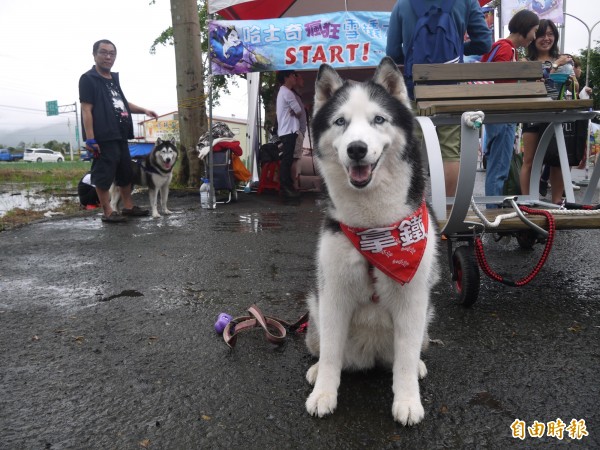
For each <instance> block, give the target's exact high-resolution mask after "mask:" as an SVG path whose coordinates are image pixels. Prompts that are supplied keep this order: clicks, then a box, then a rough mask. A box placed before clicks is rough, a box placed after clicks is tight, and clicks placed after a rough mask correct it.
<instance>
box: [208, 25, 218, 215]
mask: <svg viewBox="0 0 600 450" xmlns="http://www.w3.org/2000/svg"><path fill="white" fill-rule="evenodd" d="M208 20H213V15H212V14H209V15H208ZM211 51H212V49H211V45H210V39H209V40H208V55H209V57H208V59H207V61H208V149H209V150H208V180H209V183H210V185H209V186H210V191H209V195H208V203H209V205H208V208H209V209H215V208H216V204H217V202H216V201H215V183H214V181H213V134H212V119H213V114H212V106H213V102H212V95H213V71H212V63H211V60H210V55H211Z"/></svg>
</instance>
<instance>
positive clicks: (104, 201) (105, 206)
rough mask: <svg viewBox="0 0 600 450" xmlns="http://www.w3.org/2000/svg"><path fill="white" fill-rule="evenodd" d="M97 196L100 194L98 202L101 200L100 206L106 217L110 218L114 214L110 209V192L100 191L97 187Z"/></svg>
mask: <svg viewBox="0 0 600 450" xmlns="http://www.w3.org/2000/svg"><path fill="white" fill-rule="evenodd" d="M96 194H98V200H100V206H102V211H104V215H105V216H106V217H108V216H110V215H111V214H112V212H113V209H112V208H111V207H110V191H108V190H104V189H100V188H99V187H97V186H96Z"/></svg>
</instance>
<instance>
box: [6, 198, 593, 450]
mask: <svg viewBox="0 0 600 450" xmlns="http://www.w3.org/2000/svg"><path fill="white" fill-rule="evenodd" d="M137 198H138V202H139V203H141V204H147V198H146V197H145V196H138V197H137ZM169 206H170V207H171V209H172V210H174V211H175V214H174V215H173V216H170V217H168V218H161V219H159V220H154V219H152V218H142V219H135V220H131V221H130V222H129V223H127V224H125V225H106V224H103V223H101V221H100V219H99V216H98V215H97V214H96V213H94V212H92V213H85V214H82V215H81V216H79V217H75V218H69V219H53V220H49V221H46V222H41V223H36V224H32V225H29V226H26V227H23V228H20V229H16V230H12V231H8V232H3V233H0V287H1V299H0V325H1V326H0V361H2V362H1V364H0V448H2V449H11V450H12V449H67V448H68V449H109V448H110V449H139V448H149V449H192V448H211V449H212V448H231V447H240V446H241V447H244V448H257V449H278V448H294V449H295V448H298V449H311V448H340V449H341V448H343V449H347V448H370V449H385V448H407V449H438V448H453V449H454V448H456V449H465V448H467V449H479V448H490V449H506V448H522V449H525V448H554V447H557V448H563V447H564V446H565V444H569V446H570V447H574V448H600V425H599V421H600V415H599V413H598V401H599V399H600V349H599V343H600V308H599V307H600V299H599V297H600V295H599V293H598V286H599V284H600V271H599V269H598V254H599V252H600V240H599V239H598V231H597V230H582V231H563V232H560V233H558V235H557V239H556V242H555V245H554V249H553V251H552V253H551V256H550V259H549V261H548V263H547V264H546V265H545V266H544V268H543V270H542V272H541V274H540V275H539V276H538V277H537V278H536V279H535V280H534V281H533V282H532V283H531V284H530V285H528V286H526V287H524V288H507V287H504V286H502V285H500V284H497V283H495V282H492V281H491V280H489V279H487V278H485V276H484V275H482V283H481V293H480V297H479V301H478V302H477V303H476V304H475V305H474V307H472V308H470V309H465V308H463V307H461V306H458V305H456V304H455V303H454V302H453V293H452V288H451V284H450V279H449V270H448V267H447V264H446V260H445V257H444V256H443V254H442V258H441V259H440V260H441V262H442V265H443V266H442V267H443V270H442V273H443V279H442V281H441V282H440V283H439V284H438V285H437V286H436V287H435V289H434V295H433V303H434V305H435V308H436V317H435V319H434V321H433V323H432V326H431V328H430V334H431V338H432V339H435V340H437V341H438V343H436V344H433V345H432V346H431V347H430V349H429V351H428V352H427V353H426V354H425V356H424V360H425V362H426V363H427V367H428V370H429V375H428V376H427V377H426V378H425V379H424V380H422V382H421V383H420V385H421V392H422V398H423V403H424V407H425V414H426V415H425V420H424V422H422V423H421V424H419V425H417V426H414V427H412V428H406V427H402V426H400V425H397V424H395V423H394V422H393V420H392V416H391V407H392V391H391V386H392V379H391V374H390V373H389V372H387V371H385V370H376V371H370V372H367V373H358V374H344V375H343V377H342V383H341V387H340V391H339V402H338V409H337V411H336V412H335V414H334V415H332V416H330V417H328V418H326V419H316V418H313V417H310V416H309V415H308V414H307V413H306V411H305V409H304V401H305V399H306V397H307V396H308V394H309V393H310V386H309V385H308V384H307V383H306V381H305V380H304V374H305V372H306V370H307V369H308V368H309V366H310V365H311V364H312V362H313V360H312V359H311V357H310V356H309V355H308V353H307V351H306V349H305V346H304V343H303V338H302V336H301V335H291V336H289V337H288V339H287V341H286V342H285V344H284V345H282V346H280V347H276V346H273V345H272V344H269V343H268V342H267V341H266V340H265V339H264V337H263V335H262V334H261V333H260V332H255V333H252V332H251V333H247V334H245V335H241V336H240V338H239V340H238V345H237V347H236V348H235V350H233V351H231V350H229V349H228V348H227V346H226V345H225V344H224V342H223V340H222V339H221V338H220V337H219V336H218V335H217V334H216V333H215V332H214V329H213V324H214V321H215V318H216V316H217V315H218V314H219V313H220V312H222V311H224V312H228V313H230V314H232V315H234V316H237V315H242V314H243V313H244V311H245V309H246V308H247V307H248V306H250V305H251V304H252V303H256V304H257V305H259V306H260V307H261V308H262V309H263V311H264V312H265V313H266V314H271V315H274V316H279V317H282V318H285V319H288V320H293V319H296V318H297V317H299V316H300V315H301V314H302V313H304V312H305V305H304V303H303V299H304V296H305V294H306V293H307V292H308V291H309V290H310V289H311V288H312V286H313V283H314V273H313V267H314V264H313V254H314V251H315V247H316V239H317V230H318V228H319V224H320V219H321V215H320V207H319V201H318V199H317V197H316V196H312V195H310V196H305V197H304V198H303V199H302V202H301V204H300V205H284V204H282V203H280V201H279V200H278V199H277V198H276V197H274V196H272V195H263V196H257V195H255V194H250V195H244V194H241V197H240V201H239V202H238V203H236V204H230V205H219V206H218V207H217V209H216V210H215V211H204V210H201V209H200V206H199V201H198V197H197V195H186V194H180V195H177V193H173V195H172V196H171V199H170V205H169ZM485 244H486V250H487V251H488V257H489V260H490V263H491V264H492V265H493V266H494V267H495V268H497V269H498V270H503V271H505V272H507V273H516V274H517V275H521V276H522V275H523V274H525V273H526V272H528V271H529V270H530V268H531V267H532V266H533V264H535V262H536V261H537V258H539V254H540V251H541V246H536V247H535V249H534V251H533V252H527V251H524V250H520V249H519V248H518V246H517V244H516V242H515V241H514V240H513V241H511V242H510V243H508V244H506V243H503V242H499V243H496V242H493V240H492V239H490V238H486V240H485ZM517 275H515V278H516V277H517ZM516 419H519V420H522V421H524V423H525V424H526V425H527V426H531V425H533V423H534V421H538V422H544V423H546V422H550V421H556V420H557V419H561V420H562V421H563V422H565V424H566V425H567V426H568V425H569V424H570V422H571V420H572V419H575V420H576V421H581V420H585V425H586V431H587V433H589V435H588V436H583V437H582V439H580V440H578V439H571V438H569V437H568V432H567V430H565V432H564V433H565V436H564V439H563V440H560V439H558V438H557V437H551V436H548V435H547V434H544V435H543V436H542V437H532V436H530V435H526V437H525V439H523V440H520V439H516V438H513V437H512V435H511V424H512V423H513V422H514V421H515V420H516ZM579 424H582V422H579ZM580 431H581V428H580Z"/></svg>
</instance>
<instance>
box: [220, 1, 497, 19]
mask: <svg viewBox="0 0 600 450" xmlns="http://www.w3.org/2000/svg"><path fill="white" fill-rule="evenodd" d="M296 1H298V0H254V1H251V2H245V3H240V4H238V5H235V6H231V7H229V8H225V9H222V10H220V11H218V14H219V15H220V16H222V17H224V18H225V19H227V20H259V19H272V18H275V17H282V16H283V15H284V14H285V12H286V11H287V10H288V9H289V8H290V6H292V5H293V4H294V3H296ZM490 1H491V0H479V5H480V6H484V5H487V4H488V3H489V2H490ZM392 7H393V3H391V4H390V10H391V8H392ZM365 9H368V8H365Z"/></svg>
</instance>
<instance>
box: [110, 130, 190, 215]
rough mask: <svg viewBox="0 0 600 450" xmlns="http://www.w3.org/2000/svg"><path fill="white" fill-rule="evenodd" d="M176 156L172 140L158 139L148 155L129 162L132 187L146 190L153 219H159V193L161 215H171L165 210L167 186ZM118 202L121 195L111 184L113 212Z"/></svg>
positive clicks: (176, 152) (175, 146)
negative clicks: (140, 187)
mask: <svg viewBox="0 0 600 450" xmlns="http://www.w3.org/2000/svg"><path fill="white" fill-rule="evenodd" d="M178 156H179V151H178V150H177V145H176V144H175V141H174V140H170V141H163V140H162V139H160V138H158V139H157V140H156V144H154V147H153V148H152V150H151V151H150V153H149V154H148V155H146V156H141V157H137V158H134V159H132V160H131V169H132V171H133V185H134V186H144V187H147V188H148V196H149V198H150V206H151V207H152V217H154V218H158V217H160V214H159V213H158V205H157V201H158V199H157V197H158V192H159V191H160V205H161V209H162V212H163V214H171V211H169V209H168V208H167V200H168V199H169V185H170V184H171V179H172V178H173V166H175V163H176V162H177V157H178ZM120 200H121V194H120V192H119V190H118V189H116V187H115V185H114V184H113V185H112V186H111V188H110V205H111V208H112V209H113V210H115V211H119V209H118V206H119V201H120Z"/></svg>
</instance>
